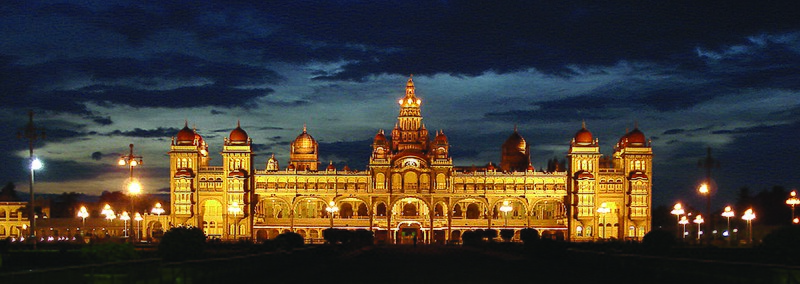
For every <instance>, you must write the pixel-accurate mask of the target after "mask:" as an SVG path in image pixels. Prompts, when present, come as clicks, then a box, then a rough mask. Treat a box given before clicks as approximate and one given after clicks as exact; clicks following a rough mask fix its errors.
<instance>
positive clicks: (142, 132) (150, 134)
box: [106, 127, 180, 138]
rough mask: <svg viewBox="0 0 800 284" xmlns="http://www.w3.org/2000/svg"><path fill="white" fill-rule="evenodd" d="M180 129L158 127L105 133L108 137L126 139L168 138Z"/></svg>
mask: <svg viewBox="0 0 800 284" xmlns="http://www.w3.org/2000/svg"><path fill="white" fill-rule="evenodd" d="M178 131H180V129H177V128H173V127H159V128H156V129H141V128H134V129H133V130H129V131H122V130H114V131H112V132H109V133H107V134H106V135H109V136H127V137H143V138H159V137H160V138H165V137H166V138H168V137H172V136H175V134H177V133H178Z"/></svg>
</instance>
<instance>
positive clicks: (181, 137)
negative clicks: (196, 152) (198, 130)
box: [175, 121, 195, 145]
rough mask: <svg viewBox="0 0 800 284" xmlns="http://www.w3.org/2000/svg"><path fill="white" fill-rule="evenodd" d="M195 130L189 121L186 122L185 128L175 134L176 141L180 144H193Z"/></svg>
mask: <svg viewBox="0 0 800 284" xmlns="http://www.w3.org/2000/svg"><path fill="white" fill-rule="evenodd" d="M194 138H195V132H194V131H193V130H192V129H191V128H189V121H186V122H184V124H183V129H181V130H180V131H178V134H177V135H175V142H176V143H177V144H178V145H192V144H193V143H194Z"/></svg>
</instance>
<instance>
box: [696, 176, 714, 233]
mask: <svg viewBox="0 0 800 284" xmlns="http://www.w3.org/2000/svg"><path fill="white" fill-rule="evenodd" d="M697 191H699V192H700V194H701V195H705V196H706V216H708V218H709V220H708V221H709V222H708V225H707V226H711V224H712V221H713V220H711V219H712V218H711V187H710V186H709V185H708V184H707V183H702V184H700V188H698V189H697ZM698 216H699V215H698ZM698 226H699V225H698ZM706 229H708V230H707V231H709V232H710V231H711V228H706ZM706 240H707V243H708V244H711V238H708V237H707V238H706Z"/></svg>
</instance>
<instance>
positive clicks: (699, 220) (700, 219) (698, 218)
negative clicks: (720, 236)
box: [693, 214, 705, 242]
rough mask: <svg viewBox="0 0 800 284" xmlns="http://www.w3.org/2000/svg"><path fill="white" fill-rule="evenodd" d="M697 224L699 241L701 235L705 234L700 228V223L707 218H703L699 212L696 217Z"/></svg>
mask: <svg viewBox="0 0 800 284" xmlns="http://www.w3.org/2000/svg"><path fill="white" fill-rule="evenodd" d="M693 222H695V223H696V224H697V242H700V235H702V234H703V231H702V230H701V229H700V224H703V223H704V222H705V220H703V216H702V215H700V214H697V217H694V221H693Z"/></svg>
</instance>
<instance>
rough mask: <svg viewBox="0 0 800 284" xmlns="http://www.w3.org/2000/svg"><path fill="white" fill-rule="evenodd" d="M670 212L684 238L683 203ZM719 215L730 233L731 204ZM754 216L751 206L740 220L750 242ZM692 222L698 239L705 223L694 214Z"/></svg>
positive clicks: (685, 222) (733, 215)
mask: <svg viewBox="0 0 800 284" xmlns="http://www.w3.org/2000/svg"><path fill="white" fill-rule="evenodd" d="M793 196H794V195H793ZM787 204H789V202H788V201H787ZM598 212H599V211H598ZM670 213H671V214H673V215H675V217H676V219H677V220H678V224H679V225H683V234H682V236H683V238H684V239H685V238H686V225H687V224H689V219H688V218H687V216H686V215H684V214H687V213H686V211H685V210H684V209H683V205H681V204H680V203H676V204H675V206H673V209H672V211H671V212H670ZM688 215H691V213H688ZM720 215H722V217H725V218H727V221H728V227H727V231H726V232H728V233H729V234H730V230H731V218H732V217H735V216H736V214H735V213H734V211H733V209H732V208H731V206H725V209H724V210H723V212H722V214H720ZM755 218H756V214H755V212H754V211H753V209H752V208H750V209H747V210H746V211H745V213H744V215H742V220H745V221H747V227H748V235H749V242H750V243H752V242H753V226H752V220H753V219H755ZM692 222H694V223H695V224H697V240H698V241H700V236H701V235H702V234H703V233H702V229H701V224H703V223H705V220H704V219H703V217H702V216H701V215H697V216H695V219H694V220H693V221H692ZM729 240H730V239H729Z"/></svg>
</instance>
